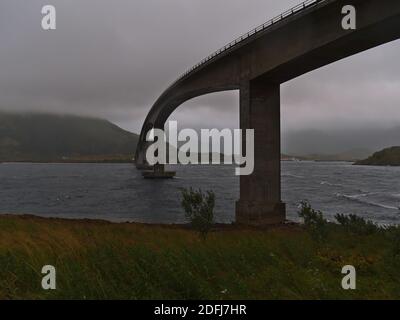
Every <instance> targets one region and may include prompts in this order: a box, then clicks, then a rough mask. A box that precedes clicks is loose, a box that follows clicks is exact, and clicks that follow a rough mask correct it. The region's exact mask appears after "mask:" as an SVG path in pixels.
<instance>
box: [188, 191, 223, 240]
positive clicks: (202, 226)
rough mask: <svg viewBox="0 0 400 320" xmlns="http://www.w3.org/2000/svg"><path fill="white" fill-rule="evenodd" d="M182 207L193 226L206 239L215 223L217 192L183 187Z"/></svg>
mask: <svg viewBox="0 0 400 320" xmlns="http://www.w3.org/2000/svg"><path fill="white" fill-rule="evenodd" d="M181 192H182V201H181V204H182V207H183V209H184V210H185V215H186V218H187V219H188V220H189V221H190V224H191V225H192V227H193V228H194V229H195V230H196V231H198V232H199V233H200V236H201V237H202V238H203V239H205V238H206V237H207V234H208V233H209V232H210V230H211V228H212V225H213V223H214V207H215V194H214V192H212V191H206V193H203V192H202V191H201V189H199V190H198V191H195V190H193V189H192V188H190V189H182V190H181Z"/></svg>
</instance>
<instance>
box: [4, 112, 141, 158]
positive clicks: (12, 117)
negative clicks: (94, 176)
mask: <svg viewBox="0 0 400 320" xmlns="http://www.w3.org/2000/svg"><path fill="white" fill-rule="evenodd" d="M138 139H139V137H138V135H136V134H133V133H131V132H128V131H125V130H123V129H121V128H119V127H118V126H116V125H114V124H113V123H111V122H109V121H107V120H103V119H97V118H89V117H80V116H72V115H55V114H41V113H7V112H0V162H132V158H133V155H134V152H135V150H136V145H137V142H138Z"/></svg>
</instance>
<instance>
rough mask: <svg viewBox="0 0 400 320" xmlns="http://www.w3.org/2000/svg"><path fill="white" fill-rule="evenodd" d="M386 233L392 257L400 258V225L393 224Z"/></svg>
mask: <svg viewBox="0 0 400 320" xmlns="http://www.w3.org/2000/svg"><path fill="white" fill-rule="evenodd" d="M385 235H386V238H387V239H388V243H389V253H390V256H391V258H393V259H397V260H400V227H399V226H392V227H388V228H386V229H385Z"/></svg>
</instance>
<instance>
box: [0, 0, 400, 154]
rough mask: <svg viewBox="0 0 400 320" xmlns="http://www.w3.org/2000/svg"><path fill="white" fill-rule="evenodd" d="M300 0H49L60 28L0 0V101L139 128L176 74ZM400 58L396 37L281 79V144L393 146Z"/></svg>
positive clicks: (195, 119)
mask: <svg viewBox="0 0 400 320" xmlns="http://www.w3.org/2000/svg"><path fill="white" fill-rule="evenodd" d="M298 2H300V1H299V0H247V1H243V0H220V1H215V0H187V1H186V0H185V1H183V0H167V1H166V0H135V1H128V0H114V1H112V2H110V1H106V0H85V1H81V0H69V1H65V0H52V1H51V4H52V5H54V6H55V7H56V9H57V30H55V31H43V30H42V29H41V18H42V15H41V8H42V6H43V5H45V4H48V3H47V2H45V1H43V0H29V1H24V0H2V1H1V3H0V38H1V42H0V52H1V55H0V65H1V66H2V70H1V73H0V110H9V111H42V112H52V113H67V114H78V115H86V116H94V117H101V118H105V119H107V120H109V121H111V122H113V123H116V124H117V125H119V126H121V127H123V128H124V129H127V130H130V131H133V132H139V131H140V129H141V125H142V123H143V120H144V118H145V116H146V114H147V112H148V111H149V109H150V107H151V105H152V104H153V103H154V101H155V100H156V99H157V97H158V96H159V95H160V94H161V93H162V92H163V90H164V89H165V88H166V87H167V86H168V85H169V84H170V83H171V82H172V81H174V80H175V78H177V77H178V76H179V75H180V74H181V73H182V72H184V71H185V70H186V69H187V68H189V67H191V66H192V65H194V64H195V63H197V62H198V61H200V60H201V59H202V58H204V57H205V56H207V55H208V54H210V53H211V52H213V51H214V50H216V49H218V48H220V47H222V46H223V45H225V44H226V43H228V42H229V41H231V40H233V39H234V38H236V37H237V36H239V35H241V34H242V33H245V32H247V31H249V30H250V29H252V28H253V27H255V26H257V25H259V24H261V23H263V22H265V21H267V20H268V19H269V18H272V17H273V16H275V15H277V14H280V13H281V12H283V11H284V10H286V9H288V8H289V7H291V6H293V5H295V4H297V3H298ZM315 27H316V28H317V27H318V26H317V25H316V26H315ZM277 54H278V53H277ZM399 55H400V42H399V41H396V42H393V43H389V44H386V45H384V46H381V47H379V48H375V49H373V50H369V51H367V52H364V53H361V54H358V55H356V56H353V57H351V58H348V59H345V60H342V61H339V62H336V63H334V64H332V65H329V66H326V67H324V68H322V69H320V70H316V71H314V72H311V73H309V74H306V75H303V76H301V77H299V78H297V79H294V80H292V81H290V82H288V83H286V84H283V85H282V129H283V131H284V132H285V133H286V134H285V135H284V139H286V140H284V146H285V150H286V149H288V150H293V151H295V152H297V151H296V150H303V152H304V150H313V152H315V151H316V150H315V148H312V147H316V148H317V147H318V149H321V151H324V152H334V151H343V150H346V149H348V148H353V147H355V146H358V147H363V146H367V147H368V148H373V149H375V147H380V146H383V145H387V144H397V145H398V144H400V142H397V139H396V136H397V137H400V136H399V135H398V134H397V133H398V131H396V130H390V128H392V127H397V126H400V96H399V90H398V88H399V87H400V64H399V63H398V57H399ZM238 108H239V107H238V93H237V92H228V93H219V94H213V95H209V96H204V97H200V98H197V99H194V100H192V101H189V102H187V103H185V104H184V105H182V106H181V107H180V108H179V109H178V110H177V111H176V112H175V113H174V114H173V116H172V119H177V120H179V123H180V126H181V127H193V128H212V127H216V128H225V127H228V128H235V127H238V124H239V115H238ZM314 130H316V132H317V133H313V132H315V131H314ZM299 131H301V132H304V135H298V134H297V132H299ZM378 132H379V133H378ZM385 134H388V136H385ZM319 146H320V147H319ZM317 151H318V150H317ZM318 152H319V151H318Z"/></svg>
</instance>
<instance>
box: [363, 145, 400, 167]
mask: <svg viewBox="0 0 400 320" xmlns="http://www.w3.org/2000/svg"><path fill="white" fill-rule="evenodd" d="M355 164H356V165H369V166H400V147H391V148H387V149H384V150H382V151H379V152H376V153H374V154H373V155H372V156H371V157H369V158H368V159H365V160H361V161H357V162H356V163H355Z"/></svg>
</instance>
